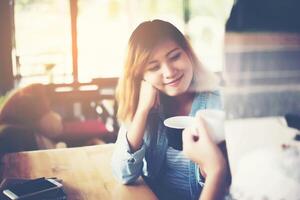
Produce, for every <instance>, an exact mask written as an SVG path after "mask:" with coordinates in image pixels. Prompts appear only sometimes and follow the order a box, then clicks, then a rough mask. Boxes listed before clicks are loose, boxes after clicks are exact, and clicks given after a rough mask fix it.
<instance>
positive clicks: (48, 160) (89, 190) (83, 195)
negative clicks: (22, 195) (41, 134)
mask: <svg viewBox="0 0 300 200" xmlns="http://www.w3.org/2000/svg"><path fill="white" fill-rule="evenodd" d="M113 148H114V145H113V144H106V145H97V146H89V147H78V148H67V149H52V150H42V151H31V152H20V153H12V154H6V155H5V156H4V157H3V159H2V165H3V166H2V170H1V172H2V174H1V175H2V178H38V177H57V178H59V179H62V180H63V185H64V190H65V192H66V193H67V196H68V199H70V200H76V199H88V200H93V199H95V200H99V199H105V200H106V199H114V200H115V199H130V200H131V199H133V200H134V199H143V200H147V199H149V200H152V199H157V198H156V196H155V195H154V193H153V192H152V191H151V190H150V188H149V187H148V186H147V185H146V184H145V183H144V181H143V180H142V179H141V178H140V179H139V180H138V181H137V182H136V184H134V185H130V186H129V185H122V184H121V183H119V182H117V181H116V180H115V178H114V177H113V175H112V170H111V166H110V160H111V155H112V151H113Z"/></svg>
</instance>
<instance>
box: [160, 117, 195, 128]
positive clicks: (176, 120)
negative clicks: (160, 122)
mask: <svg viewBox="0 0 300 200" xmlns="http://www.w3.org/2000/svg"><path fill="white" fill-rule="evenodd" d="M195 122H196V119H195V117H191V116H175V117H170V118H168V119H166V120H165V121H164V125H165V126H167V127H169V128H176V129H185V128H188V127H192V126H194V124H195Z"/></svg>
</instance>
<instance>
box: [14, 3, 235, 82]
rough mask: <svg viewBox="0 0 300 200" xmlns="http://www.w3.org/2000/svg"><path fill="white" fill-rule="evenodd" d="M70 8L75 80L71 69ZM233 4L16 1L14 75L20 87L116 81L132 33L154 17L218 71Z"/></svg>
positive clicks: (205, 62)
mask: <svg viewBox="0 0 300 200" xmlns="http://www.w3.org/2000/svg"><path fill="white" fill-rule="evenodd" d="M74 3H75V5H76V4H77V8H78V10H77V13H75V16H77V18H76V21H77V24H76V25H77V30H76V31H77V40H76V42H77V49H76V50H77V55H78V56H77V57H76V58H75V59H77V60H76V61H77V63H78V65H74V66H75V70H76V71H78V80H77V76H74V66H73V64H72V59H73V56H74V55H72V33H71V30H72V29H71V28H72V27H71V19H72V18H71V11H70V4H74ZM232 4H233V0H226V1H221V0H215V1H210V0H203V1H201V2H199V1H198V0H191V1H189V0H164V1H159V0H44V1H38V0H15V33H16V35H15V40H16V55H17V62H16V67H15V70H14V74H15V76H16V77H18V76H19V75H20V76H21V83H22V84H26V83H29V82H42V83H72V82H74V81H79V82H90V81H91V80H92V79H94V78H99V77H117V76H119V74H120V72H121V70H122V66H123V62H124V55H125V48H126V45H127V41H128V39H129V36H130V34H131V32H132V31H133V29H134V28H135V27H136V26H137V25H138V24H139V23H140V22H142V21H145V20H151V19H155V18H159V19H163V20H167V21H170V22H171V23H173V24H175V25H176V26H177V27H178V28H179V29H180V30H181V31H182V32H184V33H186V34H187V35H188V36H189V37H190V39H191V41H192V45H193V46H194V48H195V50H196V52H197V53H198V54H199V56H200V58H201V59H202V61H203V63H204V64H205V65H207V66H208V67H209V68H210V69H211V70H213V71H221V70H222V63H223V59H222V58H223V57H222V55H223V52H222V44H223V36H224V25H225V21H226V17H227V15H229V12H230V9H231V6H232ZM224 9H225V11H224ZM73 42H74V40H73ZM77 66H78V67H77ZM77 68H78V69H77Z"/></svg>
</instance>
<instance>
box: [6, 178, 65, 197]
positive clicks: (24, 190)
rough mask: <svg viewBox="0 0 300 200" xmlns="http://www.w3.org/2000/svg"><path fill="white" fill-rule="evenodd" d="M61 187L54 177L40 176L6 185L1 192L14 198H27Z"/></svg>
mask: <svg viewBox="0 0 300 200" xmlns="http://www.w3.org/2000/svg"><path fill="white" fill-rule="evenodd" d="M61 187H62V184H61V183H59V182H57V181H56V180H54V179H45V178H40V179H35V180H30V181H27V182H25V183H21V184H17V185H13V186H11V187H8V188H7V189H5V190H3V194H5V195H6V196H7V197H9V198H10V199H13V200H15V199H23V198H27V197H30V196H33V195H37V194H40V193H42V192H46V191H50V190H55V189H58V188H61Z"/></svg>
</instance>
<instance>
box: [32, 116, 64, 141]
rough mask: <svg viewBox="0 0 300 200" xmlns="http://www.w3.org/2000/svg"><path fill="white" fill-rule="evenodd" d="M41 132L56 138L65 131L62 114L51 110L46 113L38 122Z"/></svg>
mask: <svg viewBox="0 0 300 200" xmlns="http://www.w3.org/2000/svg"><path fill="white" fill-rule="evenodd" d="M38 127H39V132H40V134H42V135H45V136H46V137H48V138H55V137H57V136H58V135H60V134H62V132H63V124H62V118H61V116H60V115H59V114H58V113H56V112H54V111H49V112H48V113H46V114H44V115H43V116H42V118H41V119H40V121H39V123H38Z"/></svg>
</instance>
